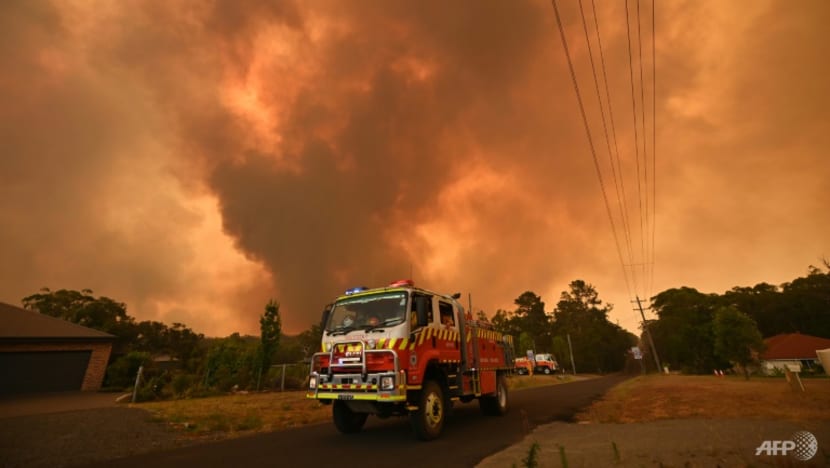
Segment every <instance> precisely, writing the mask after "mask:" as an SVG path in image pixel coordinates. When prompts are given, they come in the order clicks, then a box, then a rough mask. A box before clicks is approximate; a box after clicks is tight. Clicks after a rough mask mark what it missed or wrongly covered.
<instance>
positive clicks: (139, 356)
mask: <svg viewBox="0 0 830 468" xmlns="http://www.w3.org/2000/svg"><path fill="white" fill-rule="evenodd" d="M152 362H153V360H152V359H151V358H150V353H144V352H139V351H131V352H129V353H127V354H126V355H124V356H121V357H119V358H118V359H116V360H115V361H113V363H112V364H110V365H109V367H107V372H106V374H105V377H104V387H105V388H111V389H118V390H131V389H132V387H133V385H135V377H136V375H137V374H138V368H139V367H141V366H144V368H145V371H146V370H147V369H149V368H150V366H151V364H152Z"/></svg>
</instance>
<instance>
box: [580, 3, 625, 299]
mask: <svg viewBox="0 0 830 468" xmlns="http://www.w3.org/2000/svg"><path fill="white" fill-rule="evenodd" d="M592 1H593V0H592ZM579 14H580V16H581V17H582V29H583V31H585V43H586V44H587V45H588V58H589V60H590V62H591V73H592V74H593V77H594V90H595V91H596V94H597V102H598V103H599V111H600V117H601V118H602V129H603V131H604V133H605V143H606V147H607V148H608V160H609V162H610V163H611V175H612V178H613V180H614V187H615V189H616V195H617V206H618V207H619V210H620V220H621V222H622V225H623V233H624V234H625V238H626V242H627V246H628V256H629V262H633V261H634V258H633V256H632V252H631V232H630V229H629V227H628V223H627V222H626V221H627V218H626V215H625V209H624V207H623V204H622V197H621V194H620V185H619V183H618V180H617V179H618V177H617V171H616V169H615V168H614V156H613V152H612V151H611V139H610V137H609V136H608V124H607V122H606V120H605V108H604V107H603V105H602V96H601V95H600V91H599V80H598V79H597V70H596V64H595V63H594V52H593V48H592V47H591V40H590V38H589V36H588V23H587V22H586V21H585V10H584V9H583V7H582V0H579ZM594 21H595V22H596V15H595V16H594ZM597 32H599V30H598V29H597ZM597 37H599V36H597ZM600 44H601V43H600ZM605 84H606V90H607V86H608V83H607V82H606V83H605ZM608 100H609V105H610V94H609V99H608ZM615 141H616V139H615ZM619 178H620V179H621V178H622V174H620V177H619ZM629 294H631V291H629Z"/></svg>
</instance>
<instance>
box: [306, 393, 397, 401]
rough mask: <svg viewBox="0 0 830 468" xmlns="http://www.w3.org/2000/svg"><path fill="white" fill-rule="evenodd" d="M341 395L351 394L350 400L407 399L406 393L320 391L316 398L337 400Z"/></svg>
mask: <svg viewBox="0 0 830 468" xmlns="http://www.w3.org/2000/svg"><path fill="white" fill-rule="evenodd" d="M340 395H349V399H350V400H369V401H376V400H383V401H406V395H384V394H381V395H378V394H377V393H323V392H320V393H318V394H317V396H316V397H314V396H311V397H309V398H315V399H318V400H337V399H339V396H340Z"/></svg>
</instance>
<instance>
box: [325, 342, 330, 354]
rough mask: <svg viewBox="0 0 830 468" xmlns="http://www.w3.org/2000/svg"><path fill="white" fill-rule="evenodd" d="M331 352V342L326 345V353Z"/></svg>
mask: <svg viewBox="0 0 830 468" xmlns="http://www.w3.org/2000/svg"><path fill="white" fill-rule="evenodd" d="M329 351H331V342H328V343H326V352H327V353H328V352H329Z"/></svg>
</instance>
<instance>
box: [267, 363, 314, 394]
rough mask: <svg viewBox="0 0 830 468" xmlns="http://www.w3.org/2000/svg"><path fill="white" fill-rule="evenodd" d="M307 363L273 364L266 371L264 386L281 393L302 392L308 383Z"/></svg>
mask: <svg viewBox="0 0 830 468" xmlns="http://www.w3.org/2000/svg"><path fill="white" fill-rule="evenodd" d="M308 369H309V365H308V364H307V363H293V364H288V363H285V364H273V365H272V366H271V369H270V370H269V371H268V379H267V380H266V384H267V386H268V387H270V388H272V389H274V390H277V389H279V390H280V391H281V392H284V391H285V390H286V389H288V390H302V389H304V388H305V387H306V385H307V382H308Z"/></svg>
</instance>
